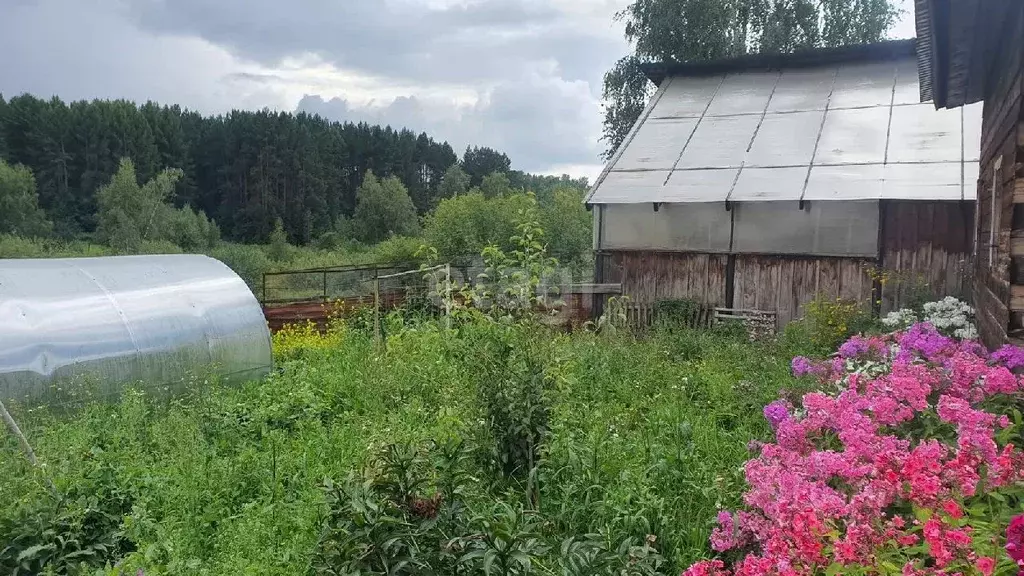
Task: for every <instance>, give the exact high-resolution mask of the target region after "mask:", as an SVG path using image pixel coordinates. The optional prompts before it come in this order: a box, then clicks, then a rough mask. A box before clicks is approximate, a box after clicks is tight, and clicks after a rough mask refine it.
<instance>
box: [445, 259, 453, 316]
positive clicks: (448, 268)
mask: <svg viewBox="0 0 1024 576" xmlns="http://www.w3.org/2000/svg"><path fill="white" fill-rule="evenodd" d="M444 327H445V329H446V330H451V328H452V265H451V264H445V266H444Z"/></svg>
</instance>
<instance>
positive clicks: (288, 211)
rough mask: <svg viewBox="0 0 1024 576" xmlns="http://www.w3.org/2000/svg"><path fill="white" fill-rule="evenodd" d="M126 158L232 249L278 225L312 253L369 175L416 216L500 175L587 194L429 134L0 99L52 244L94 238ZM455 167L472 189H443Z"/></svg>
mask: <svg viewBox="0 0 1024 576" xmlns="http://www.w3.org/2000/svg"><path fill="white" fill-rule="evenodd" d="M122 158H130V159H131V160H132V161H133V162H134V165H135V169H136V171H137V175H138V177H139V179H140V181H142V182H146V181H148V180H149V179H151V178H153V177H154V176H156V175H158V174H159V173H160V172H161V171H162V170H164V169H166V168H175V169H180V170H181V171H182V176H181V177H180V178H179V179H178V180H177V182H176V183H175V189H174V193H173V195H172V198H171V200H172V202H173V203H174V204H175V205H177V206H186V205H187V206H190V207H191V208H193V209H195V210H199V211H202V212H205V213H206V215H208V216H209V217H210V218H212V219H213V220H215V221H216V222H217V224H218V225H219V227H220V229H221V232H222V234H223V236H224V238H225V239H227V240H231V241H236V242H253V243H263V242H265V241H267V240H268V238H269V237H270V235H271V233H272V232H273V230H274V226H275V222H276V221H277V220H278V219H280V220H281V222H282V223H283V225H284V230H285V232H286V233H287V235H288V239H289V240H290V241H291V242H292V243H295V244H306V243H309V242H310V241H311V240H313V239H316V238H318V237H319V236H320V235H322V234H324V233H327V232H329V231H331V230H333V229H334V228H335V224H336V223H337V222H338V221H339V220H343V219H345V218H350V217H351V216H352V215H353V213H354V212H355V208H356V203H357V202H356V201H357V196H356V191H357V189H358V188H359V186H360V185H361V184H362V182H363V180H364V178H365V176H366V174H367V173H368V172H372V173H373V174H374V175H376V176H378V177H382V178H384V177H392V176H393V177H396V178H398V179H399V180H400V181H401V182H402V184H403V185H404V186H405V188H406V189H407V191H408V194H409V196H410V197H411V199H412V201H413V204H414V205H415V208H416V210H417V211H418V213H419V214H421V215H423V214H425V213H427V212H428V211H430V210H432V209H433V208H434V207H435V206H436V205H437V203H438V202H439V201H440V200H441V199H443V198H444V197H445V196H446V195H452V194H458V193H459V192H460V189H462V188H466V187H480V186H481V185H482V184H483V183H484V178H485V177H486V176H490V175H492V174H494V173H495V172H498V173H503V174H504V175H505V176H506V177H507V179H508V183H509V186H510V188H512V189H528V190H532V191H535V192H537V193H539V194H540V193H543V192H544V191H545V190H546V189H547V190H549V189H551V188H553V187H555V186H558V185H566V184H568V185H571V186H573V187H578V188H583V187H585V186H586V181H585V180H583V179H581V180H569V179H568V177H561V178H557V177H550V176H533V175H530V174H525V173H523V172H519V171H514V170H512V169H511V161H510V159H509V158H508V156H506V155H505V154H503V153H501V152H499V151H495V150H492V149H489V148H481V147H472V148H468V149H467V150H466V151H465V152H464V154H463V156H462V158H460V157H459V155H458V154H457V153H456V152H455V150H453V149H452V147H451V146H450V145H449V144H448V143H447V142H440V141H437V140H435V139H433V138H432V137H430V136H428V135H427V134H425V133H420V134H416V133H415V132H412V131H410V130H405V129H393V128H391V127H381V126H371V125H368V124H365V123H360V124H353V123H339V122H333V121H329V120H326V119H324V118H321V117H319V116H313V115H309V114H305V113H297V114H292V113H288V112H275V111H270V110H261V111H240V110H235V111H232V112H230V113H227V114H223V115H219V116H203V115H202V114H199V113H198V112H194V111H190V110H187V109H184V108H181V107H179V106H162V105H159V104H155V103H152V102H149V103H146V104H143V105H137V104H135V103H133V102H129V101H125V100H113V101H107V100H94V101H77V102H71V103H66V102H64V101H62V100H61V99H59V98H56V97H54V98H52V99H50V100H44V99H41V98H38V97H35V96H32V95H20V96H16V97H13V98H10V99H9V100H7V99H4V98H3V97H2V96H0V160H5V161H6V162H8V163H9V164H11V165H16V164H21V165H24V166H25V167H27V168H29V169H30V170H31V171H32V173H33V174H34V176H35V180H36V186H37V189H38V193H39V204H40V206H41V208H42V209H43V210H45V212H46V214H47V216H48V218H49V219H50V220H51V221H52V222H53V224H54V232H55V233H56V234H58V235H61V236H64V237H68V238H74V237H80V236H82V235H89V234H92V233H93V232H95V231H96V229H97V226H98V224H99V223H98V222H97V217H96V214H97V191H98V190H99V189H100V188H101V187H102V186H104V185H105V184H107V183H108V182H110V180H111V178H112V177H113V175H114V174H115V173H116V172H117V170H118V166H119V163H120V161H121V159H122ZM455 165H459V167H460V168H461V173H460V176H461V177H462V178H466V177H468V182H460V183H457V185H455V186H453V185H452V183H451V182H449V185H448V186H443V185H442V181H443V179H444V176H445V174H446V172H448V171H449V169H451V168H452V167H453V166H455ZM457 172H458V171H457ZM462 174H464V175H462Z"/></svg>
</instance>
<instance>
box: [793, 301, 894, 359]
mask: <svg viewBox="0 0 1024 576" xmlns="http://www.w3.org/2000/svg"><path fill="white" fill-rule="evenodd" d="M876 325H877V322H876V321H875V319H874V317H873V316H872V313H871V311H870V310H869V309H868V308H867V307H866V306H865V305H864V304H863V303H860V302H857V301H854V300H843V299H841V298H836V299H830V298H827V297H824V296H818V297H816V298H815V299H814V300H812V301H810V302H808V303H807V304H806V305H805V306H804V316H803V318H801V319H799V320H796V321H794V322H791V323H790V324H789V325H788V326H786V328H785V330H784V334H783V340H784V341H785V342H786V343H787V344H788V345H789V346H790V349H791V350H790V351H791V352H798V351H801V350H802V351H806V352H807V353H808V354H810V355H825V354H829V353H830V352H831V351H833V350H835V349H836V348H837V347H838V346H839V345H840V344H842V343H843V342H845V341H846V340H847V339H849V337H850V336H852V335H854V334H858V333H862V332H868V331H871V330H873V329H874V328H876ZM796 355H800V354H796Z"/></svg>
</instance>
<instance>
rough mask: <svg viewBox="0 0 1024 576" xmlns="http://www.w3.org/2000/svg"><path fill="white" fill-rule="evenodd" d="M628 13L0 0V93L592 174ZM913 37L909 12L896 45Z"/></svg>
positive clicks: (536, 1) (273, 1) (317, 0)
mask: <svg viewBox="0 0 1024 576" xmlns="http://www.w3.org/2000/svg"><path fill="white" fill-rule="evenodd" d="M628 3H629V0H288V1H285V0H0V53H2V54H4V55H5V57H4V58H2V59H0V93H3V94H4V95H5V96H11V95H15V94H20V93H22V92H30V93H33V94H36V95H38V96H43V97H48V96H51V95H59V96H60V97H62V98H64V99H65V100H75V99H82V98H127V99H130V100H135V101H146V100H155V101H158V102H161V103H177V104H181V105H183V106H187V107H189V108H193V109H197V110H199V111H201V112H204V113H218V112H223V111H226V110H230V109H231V108H263V107H269V108H273V109H280V110H290V111H293V110H306V111H310V112H316V113H319V114H321V115H324V116H326V117H329V118H332V119H337V120H353V121H358V120H366V121H370V122H374V123H386V124H391V125H393V126H406V127H409V128H412V129H414V130H417V131H426V132H427V133H429V134H430V135H431V136H433V137H435V138H438V139H445V140H448V141H449V142H450V143H451V144H452V146H454V147H455V149H456V151H457V152H460V153H461V151H462V150H463V149H465V147H466V145H467V144H474V145H483V146H491V147H494V148H497V149H500V150H502V151H504V152H506V153H507V154H508V155H509V156H510V157H511V158H512V162H513V166H514V167H515V168H519V169H523V170H528V171H534V172H543V173H554V174H561V173H563V172H567V173H570V174H573V175H574V176H590V177H591V178H593V177H594V176H595V175H596V174H597V172H599V171H600V168H601V166H600V159H599V157H598V156H599V154H600V152H601V150H602V149H603V145H602V144H601V142H599V138H600V135H601V110H600V93H601V77H602V75H603V73H604V72H605V70H607V69H608V68H609V67H610V66H611V65H612V64H613V63H614V62H615V60H616V59H618V58H619V57H620V56H622V55H624V54H625V53H626V52H627V51H628V46H627V45H626V43H625V41H624V40H623V39H622V29H621V26H619V25H617V24H616V23H615V22H614V21H613V15H614V14H615V12H617V11H618V10H621V9H622V8H623V7H625V6H626V5H627V4H628ZM909 7H910V6H909V4H908V5H907V8H909ZM913 33H914V30H913V22H912V17H911V16H905V17H904V21H903V22H901V23H900V25H899V26H898V27H897V29H896V30H895V31H894V32H893V36H894V37H897V38H905V37H910V36H913Z"/></svg>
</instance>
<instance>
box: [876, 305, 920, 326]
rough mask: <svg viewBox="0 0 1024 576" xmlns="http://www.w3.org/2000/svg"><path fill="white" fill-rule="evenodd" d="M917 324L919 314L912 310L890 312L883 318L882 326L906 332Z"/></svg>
mask: <svg viewBox="0 0 1024 576" xmlns="http://www.w3.org/2000/svg"><path fill="white" fill-rule="evenodd" d="M916 323H917V313H916V312H914V311H913V310H911V309H910V308H904V309H903V310H896V311H894V312H889V313H888V314H886V315H885V317H884V318H882V326H885V327H886V328H888V329H890V330H906V329H907V328H910V327H911V326H913V325H914V324H916Z"/></svg>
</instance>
